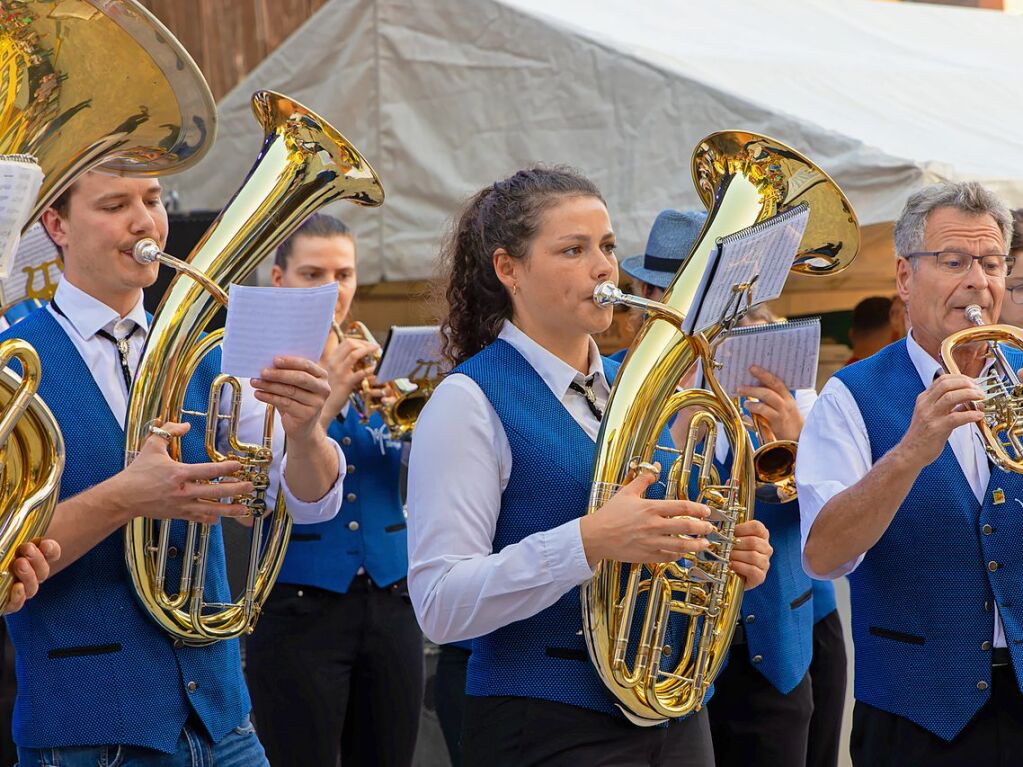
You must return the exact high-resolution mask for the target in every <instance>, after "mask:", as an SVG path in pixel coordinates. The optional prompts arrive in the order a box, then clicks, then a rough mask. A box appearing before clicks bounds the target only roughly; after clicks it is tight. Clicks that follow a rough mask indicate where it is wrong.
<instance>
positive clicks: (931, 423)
mask: <svg viewBox="0 0 1023 767" xmlns="http://www.w3.org/2000/svg"><path fill="white" fill-rule="evenodd" d="M983 398H984V394H983V392H981V390H980V389H979V388H978V387H977V384H976V382H975V381H974V380H973V379H972V378H970V377H968V376H964V375H943V376H940V377H939V378H938V379H937V380H935V381H934V383H932V384H931V385H930V386H928V387H927V389H925V390H924V391H923V392H921V393H920V395H919V396H918V397H917V398H916V406H915V407H914V408H913V420H912V421H910V424H909V429H907V430H906V434H905V435H904V436H903V437H902V439H901V440H900V441H899V443H898V444H897V445H896V446H895V448H893V450H892V452H895V451H896V450H897V451H899V454H900V455H902V456H903V457H904V458H905V459H907V460H908V461H909V462H910V464H911V465H912V466H913V467H915V468H917V470H918V471H920V470H922V469H923V468H924V467H925V466H928V465H930V464H931V463H933V462H934V461H935V460H936V459H937V458H938V456H939V455H941V451H942V450H944V449H945V443H946V442H948V438H949V436H950V435H951V434H952V431H953V430H955V429H957V428H959V427H960V426H962V425H964V424H968V423H979V422H980V421H982V420H983V418H984V415H983V413H981V412H980V411H979V410H974V409H973V408H971V407H970V405H971V404H972V403H974V402H977V401H979V400H981V399H983Z"/></svg>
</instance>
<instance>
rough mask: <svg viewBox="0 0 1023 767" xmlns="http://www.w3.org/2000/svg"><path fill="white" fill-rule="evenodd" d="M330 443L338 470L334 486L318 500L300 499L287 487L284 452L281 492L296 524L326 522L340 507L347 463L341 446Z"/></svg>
mask: <svg viewBox="0 0 1023 767" xmlns="http://www.w3.org/2000/svg"><path fill="white" fill-rule="evenodd" d="M330 444H332V445H333V446H334V450H336V451H337V460H338V464H337V465H338V472H337V479H336V480H335V481H334V486H333V487H331V488H330V490H328V491H327V492H326V494H325V495H324V496H323V497H322V498H320V499H319V500H318V501H300V500H299V499H298V498H296V497H295V495H294V493H292V492H291V488H290V487H288V479H287V474H286V473H285V472H286V471H287V468H288V455H287V454H285V456H284V460H282V461H281V492H282V493H284V501H285V502H286V503H287V504H288V513H289V514H290V515H291V519H292V521H293V522H294V523H295V524H297V525H312V524H315V523H317V522H328V521H330V520H331V519H333V518H334V517H335V516H337V512H338V509H340V508H341V490H342V488H343V486H344V480H345V474H346V472H347V470H348V463H347V461H345V454H344V453H343V452H342V450H341V446H340V445H338V444H337V442H335V441H334V440H332V439H331V440H330Z"/></svg>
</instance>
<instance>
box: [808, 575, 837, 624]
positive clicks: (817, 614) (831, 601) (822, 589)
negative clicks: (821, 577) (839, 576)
mask: <svg viewBox="0 0 1023 767" xmlns="http://www.w3.org/2000/svg"><path fill="white" fill-rule="evenodd" d="M837 609H838V603H837V602H836V601H835V584H834V583H832V582H831V581H818V580H816V579H814V581H813V623H814V625H815V626H816V625H817V624H818V623H820V622H821V621H822V620H824V619H825V618H827V617H828V616H829V615H831V613H833V612H835V610H837Z"/></svg>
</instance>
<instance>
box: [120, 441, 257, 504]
mask: <svg viewBox="0 0 1023 767" xmlns="http://www.w3.org/2000/svg"><path fill="white" fill-rule="evenodd" d="M162 428H163V429H164V430H166V431H167V432H168V433H169V434H170V435H171V436H172V437H183V436H184V435H185V434H187V433H188V430H189V428H190V425H189V424H187V423H175V422H168V423H165V424H163V427H162ZM167 445H168V440H166V439H165V438H164V437H162V436H160V435H158V434H151V435H150V436H149V438H148V439H147V440H146V441H145V444H144V445H143V446H142V450H141V451H139V454H138V456H137V457H136V458H135V460H134V461H132V462H131V463H130V464H129V465H128V467H127V468H125V469H124V471H121V472H120V473H118V474H115V475H114V476H113V477H112V478H111V479H110V480H108V482H109V483H111V484H112V485H114V486H113V487H110V488H109V489H110V491H111V492H112V499H113V500H114V502H115V503H116V504H117V506H118V507H119V508H121V509H122V510H124V511H125V516H126V518H131V517H134V516H146V517H151V518H153V519H185V520H188V521H191V522H203V523H206V524H215V523H216V522H217V521H218V520H219V519H220V517H240V516H243V515H245V514H247V513H248V510H247V509H246V508H245V506H244V505H243V504H241V503H221V500H222V499H225V498H233V497H236V496H240V495H246V494H248V493H251V492H252V483H251V482H239V481H236V480H234V479H233V478H232V477H231V476H230V475H231V474H234V473H235V472H237V471H240V470H241V468H242V465H241V464H240V463H239V462H238V461H218V462H216V463H181V462H180V461H175V460H174V459H173V458H171V457H170V455H169V454H168V453H167ZM214 480H218V481H216V482H214ZM140 512H141V514H140Z"/></svg>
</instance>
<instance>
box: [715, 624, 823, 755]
mask: <svg viewBox="0 0 1023 767" xmlns="http://www.w3.org/2000/svg"><path fill="white" fill-rule="evenodd" d="M707 709H708V711H709V712H710V731H711V735H712V737H713V739H714V759H715V760H716V761H717V764H718V767H757V766H758V765H761V766H762V767H805V765H806V741H807V734H808V733H809V730H810V714H811V713H812V712H813V691H812V689H811V686H810V675H809V673H807V674H806V675H805V676H804V677H803V679H802V681H800V683H799V684H797V685H796V686H795V688H793V689H792V690H791V691H790V692H788V693H781V692H778V690H777V688H776V687H775V686H774V685H773V684H771V683H770V682H769V681H767V678H766V677H764V675H763V674H761V673H760V672H759V671H757V670H756V667H755V666H754V665H753V664H752V663H750V659H749V652H748V649H747V647H746V644H745V643H742V644H736V645H733V646H732V651H731V654H730V655H729V656H728V665H727V666H725V669H724V671H722V672H721V673H720V674H719V675H718V678H717V679H716V680H715V681H714V697H712V698H711V699H710V702H709V703H708V704H707Z"/></svg>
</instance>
